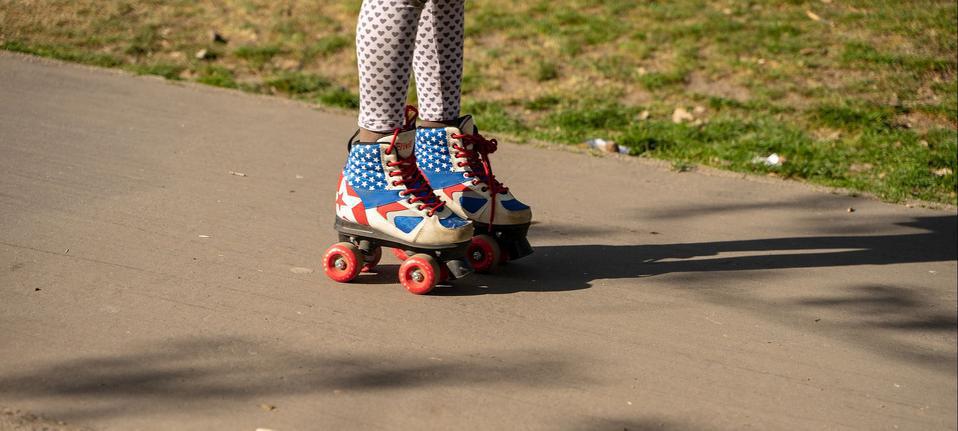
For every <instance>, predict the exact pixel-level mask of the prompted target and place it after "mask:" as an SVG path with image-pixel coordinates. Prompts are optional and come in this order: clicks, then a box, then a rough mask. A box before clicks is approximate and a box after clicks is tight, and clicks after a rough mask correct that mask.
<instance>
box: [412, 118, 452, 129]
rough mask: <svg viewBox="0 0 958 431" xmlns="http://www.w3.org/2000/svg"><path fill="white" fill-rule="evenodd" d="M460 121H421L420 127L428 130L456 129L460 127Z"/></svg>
mask: <svg viewBox="0 0 958 431" xmlns="http://www.w3.org/2000/svg"><path fill="white" fill-rule="evenodd" d="M458 121H459V119H458V118H455V119H452V120H445V121H430V120H419V127H426V128H439V127H456V126H458V123H457V122H458Z"/></svg>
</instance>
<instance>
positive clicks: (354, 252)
mask: <svg viewBox="0 0 958 431" xmlns="http://www.w3.org/2000/svg"><path fill="white" fill-rule="evenodd" d="M360 256H362V252H360V251H359V247H356V245H355V244H352V243H348V242H338V243H336V244H333V245H332V246H330V247H329V248H328V249H326V255H325V256H323V270H325V271H326V275H327V276H328V277H329V278H331V279H332V280H334V281H338V282H340V283H346V282H349V281H350V280H352V279H354V278H356V276H357V275H359V269H360V267H361V266H360V264H359V257H360Z"/></svg>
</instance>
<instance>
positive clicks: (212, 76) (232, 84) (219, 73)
mask: <svg viewBox="0 0 958 431" xmlns="http://www.w3.org/2000/svg"><path fill="white" fill-rule="evenodd" d="M196 82H199V83H202V84H206V85H212V86H215V87H223V88H238V85H237V84H236V78H235V77H234V75H233V71H232V70H229V69H227V68H225V67H223V66H217V65H204V66H203V67H201V68H200V70H199V77H197V78H196Z"/></svg>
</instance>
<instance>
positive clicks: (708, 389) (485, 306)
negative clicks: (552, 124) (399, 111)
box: [0, 53, 958, 431]
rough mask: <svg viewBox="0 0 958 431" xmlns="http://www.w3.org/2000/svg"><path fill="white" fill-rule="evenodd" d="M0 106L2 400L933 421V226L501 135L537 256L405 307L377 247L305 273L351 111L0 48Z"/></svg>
mask: <svg viewBox="0 0 958 431" xmlns="http://www.w3.org/2000/svg"><path fill="white" fill-rule="evenodd" d="M0 101H2V103H0V405H2V406H4V407H6V408H8V409H20V410H22V411H24V412H31V413H33V414H36V415H40V416H43V417H47V418H50V419H51V420H59V421H65V422H67V423H68V424H72V425H75V426H83V427H91V428H95V429H117V430H131V429H145V430H167V429H178V430H192V429H196V430H209V429H229V430H249V431H253V430H254V429H256V428H257V427H262V428H270V429H274V430H278V431H285V430H305V429H410V430H422V429H477V430H480V429H488V430H506V429H508V430H511V429H549V430H566V429H567V430H584V429H589V430H592V429H596V430H603V429H607V430H622V429H629V430H642V429H666V430H670V429H706V430H711V429H716V430H718V429H758V430H767V429H783V430H799V429H829V430H835V429H866V430H875V429H914V430H930V429H955V428H956V418H955V412H956V310H958V308H956V278H958V277H956V252H955V241H956V235H955V225H956V214H955V211H953V210H948V211H941V210H929V209H922V208H906V207H903V206H898V205H889V204H883V203H879V202H875V201H872V200H869V199H861V198H851V197H845V196H839V195H834V194H829V193H827V192H823V191H819V190H813V189H812V188H810V187H807V186H804V185H801V184H797V183H782V182H767V181H754V180H744V179H741V178H736V177H735V176H733V175H705V174H698V173H674V172H669V171H667V170H665V169H662V168H659V167H656V165H654V164H650V163H643V162H637V161H630V160H621V159H615V158H601V157H589V156H586V155H581V154H574V153H571V152H564V151H554V150H544V149H537V148H532V147H530V146H522V145H502V146H501V148H500V152H499V153H497V154H496V156H497V157H496V159H495V165H496V167H497V169H498V172H499V173H500V176H501V177H502V178H504V179H505V180H506V182H507V184H508V185H509V186H510V187H512V188H513V190H515V191H516V193H517V194H518V196H519V197H520V198H522V199H523V200H525V201H527V202H528V203H530V204H531V205H532V206H533V207H534V209H535V219H536V221H537V224H535V225H534V226H533V229H532V233H531V241H532V243H533V245H534V246H535V247H536V253H535V254H534V255H532V256H530V257H529V258H527V259H524V260H522V261H518V262H515V263H513V264H510V265H509V266H508V267H507V268H506V269H505V270H504V271H503V273H502V274H500V275H498V276H494V277H493V276H476V277H472V278H469V279H466V280H460V282H458V285H457V286H456V287H454V288H444V289H442V290H441V291H440V292H439V293H438V294H436V295H431V296H425V297H417V296H413V295H410V294H408V293H406V292H405V291H404V290H403V289H402V288H401V287H400V286H399V285H398V283H397V282H396V279H395V277H396V276H395V274H394V271H395V268H396V264H395V261H394V260H392V258H391V257H389V258H387V262H386V265H384V267H383V269H384V270H385V271H384V273H383V274H379V275H368V276H363V277H362V278H361V279H360V280H359V282H356V283H353V284H350V285H337V284H334V283H332V282H330V281H329V280H327V279H326V277H325V276H324V275H323V273H322V269H321V265H320V263H319V261H320V257H321V255H322V253H323V251H324V249H325V248H326V247H327V246H328V245H329V244H330V243H331V242H332V241H334V239H335V235H334V233H333V231H332V228H331V226H332V217H333V202H332V201H333V199H332V195H333V186H334V183H335V180H336V177H337V174H338V170H339V169H340V168H341V165H342V162H343V157H344V145H343V143H344V139H345V138H346V137H347V136H348V135H349V134H350V133H351V132H352V130H353V128H354V122H353V119H352V118H349V117H348V116H343V115H334V114H328V113H322V112H317V111H315V110H312V109H309V108H307V107H304V106H302V105H300V104H298V103H293V102H288V101H284V100H281V99H275V98H267V97H256V96H249V95H244V94H240V93H237V92H231V91H223V90H218V89H214V88H205V87H199V86H194V85H177V84H170V83H166V82H162V81H159V80H156V79H153V78H137V77H131V76H127V75H125V74H121V73H117V72H113V71H106V70H98V69H89V68H85V67H80V66H73V65H62V64H59V63H55V62H50V61H45V60H37V59H32V58H29V57H24V56H19V55H12V54H3V53H0ZM230 171H234V172H243V173H245V174H246V175H247V176H246V177H241V176H236V175H231V174H230V173H229V172H230ZM849 207H853V208H855V211H854V212H848V211H847V209H848V208H849ZM295 268H312V269H315V270H316V271H315V272H312V273H304V272H303V270H299V271H298V272H294V269H295ZM8 416H9V415H8Z"/></svg>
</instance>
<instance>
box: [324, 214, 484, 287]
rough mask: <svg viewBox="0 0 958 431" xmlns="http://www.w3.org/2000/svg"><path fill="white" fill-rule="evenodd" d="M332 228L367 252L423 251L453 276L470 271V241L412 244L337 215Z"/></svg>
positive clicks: (463, 274)
mask: <svg viewBox="0 0 958 431" xmlns="http://www.w3.org/2000/svg"><path fill="white" fill-rule="evenodd" d="M333 228H334V229H336V232H339V239H340V240H341V241H347V242H351V243H353V244H356V245H357V246H359V248H360V250H362V251H363V252H368V251H369V250H371V249H372V248H374V247H376V246H379V247H390V248H396V249H400V250H403V251H406V252H411V253H410V254H416V253H424V254H429V255H431V256H433V257H435V258H436V259H437V260H439V261H440V262H442V263H443V264H445V265H446V267H447V268H448V269H449V272H450V274H451V275H452V276H453V277H454V278H462V277H465V276H466V275H468V274H470V273H471V272H472V268H471V267H470V266H469V263H468V259H466V251H467V249H468V248H469V244H470V241H464V242H461V243H453V244H444V245H436V246H432V245H421V244H415V245H414V244H409V243H407V242H405V241H400V240H397V239H396V238H393V237H391V236H389V235H386V234H383V233H381V232H378V231H376V230H374V229H372V228H370V227H369V226H365V225H361V224H358V223H353V222H349V221H346V220H342V219H340V218H338V217H337V218H336V222H335V223H334V224H333Z"/></svg>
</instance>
